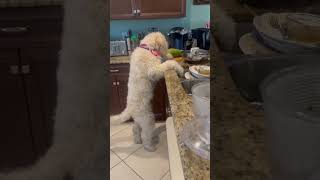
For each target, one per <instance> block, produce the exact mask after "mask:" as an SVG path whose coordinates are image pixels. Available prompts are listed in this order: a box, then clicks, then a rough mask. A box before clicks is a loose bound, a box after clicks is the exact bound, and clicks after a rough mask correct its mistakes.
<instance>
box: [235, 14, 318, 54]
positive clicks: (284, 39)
mask: <svg viewBox="0 0 320 180" xmlns="http://www.w3.org/2000/svg"><path fill="white" fill-rule="evenodd" d="M253 25H254V28H255V30H254V32H253V35H254V37H255V38H256V40H257V41H258V42H260V43H262V44H263V45H265V46H267V47H269V48H271V49H273V50H275V51H277V52H280V53H297V52H305V51H320V16H317V15H313V14H305V13H279V14H277V13H265V14H263V15H261V16H256V17H255V18H254V20H253ZM240 46H241V45H240ZM241 49H243V48H241Z"/></svg>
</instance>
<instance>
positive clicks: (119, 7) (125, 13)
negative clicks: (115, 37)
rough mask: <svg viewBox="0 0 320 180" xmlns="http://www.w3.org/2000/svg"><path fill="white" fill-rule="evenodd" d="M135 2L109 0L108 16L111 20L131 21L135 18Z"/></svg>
mask: <svg viewBox="0 0 320 180" xmlns="http://www.w3.org/2000/svg"><path fill="white" fill-rule="evenodd" d="M135 9H136V7H135V0H111V1H110V14H111V17H112V19H131V18H134V17H135V12H134V10H135Z"/></svg>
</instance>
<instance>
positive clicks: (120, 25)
mask: <svg viewBox="0 0 320 180" xmlns="http://www.w3.org/2000/svg"><path fill="white" fill-rule="evenodd" d="M186 1H187V6H186V17H183V18H174V19H149V20H112V21H110V39H111V40H118V39H121V38H122V37H121V32H127V31H128V30H129V29H131V30H132V31H133V33H137V32H146V31H147V29H148V28H150V27H157V28H159V30H160V31H161V32H163V33H167V32H168V31H169V30H170V29H171V28H172V27H176V26H181V27H184V28H187V29H190V28H197V27H203V26H204V24H205V23H206V22H207V21H208V20H209V19H210V8H209V7H210V6H209V5H193V3H192V1H193V0H186Z"/></svg>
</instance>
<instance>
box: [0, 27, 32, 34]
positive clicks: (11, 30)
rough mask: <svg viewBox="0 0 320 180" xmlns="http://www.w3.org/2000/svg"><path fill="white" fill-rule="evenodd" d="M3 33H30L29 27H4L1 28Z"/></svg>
mask: <svg viewBox="0 0 320 180" xmlns="http://www.w3.org/2000/svg"><path fill="white" fill-rule="evenodd" d="M0 30H1V32H5V33H21V32H26V31H28V28H27V27H4V28H0Z"/></svg>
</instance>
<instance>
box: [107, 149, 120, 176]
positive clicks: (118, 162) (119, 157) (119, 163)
mask: <svg viewBox="0 0 320 180" xmlns="http://www.w3.org/2000/svg"><path fill="white" fill-rule="evenodd" d="M110 151H111V152H112V153H113V154H114V155H116V156H117V157H118V158H119V159H120V161H119V162H118V163H116V164H115V165H114V166H112V167H111V168H110V171H111V169H113V168H114V167H116V166H117V165H118V164H120V163H121V162H123V160H122V159H121V158H120V157H119V156H118V155H117V154H116V153H115V152H113V151H112V150H111V149H110ZM109 163H110V162H109Z"/></svg>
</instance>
